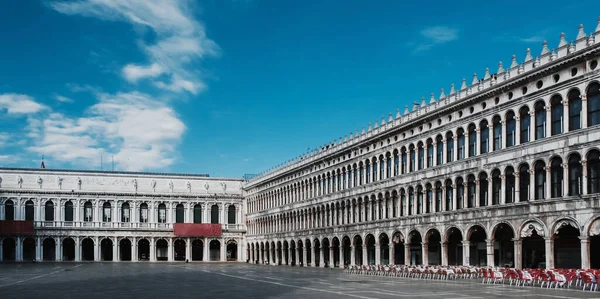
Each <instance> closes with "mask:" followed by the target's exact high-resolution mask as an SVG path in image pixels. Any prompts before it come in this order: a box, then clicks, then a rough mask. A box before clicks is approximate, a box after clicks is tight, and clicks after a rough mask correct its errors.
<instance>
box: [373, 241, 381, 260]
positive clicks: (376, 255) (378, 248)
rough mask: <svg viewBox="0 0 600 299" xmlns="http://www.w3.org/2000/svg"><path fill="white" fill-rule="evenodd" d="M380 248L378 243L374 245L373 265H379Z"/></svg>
mask: <svg viewBox="0 0 600 299" xmlns="http://www.w3.org/2000/svg"><path fill="white" fill-rule="evenodd" d="M381 264H382V263H381V246H380V245H379V242H377V243H376V244H375V265H381Z"/></svg>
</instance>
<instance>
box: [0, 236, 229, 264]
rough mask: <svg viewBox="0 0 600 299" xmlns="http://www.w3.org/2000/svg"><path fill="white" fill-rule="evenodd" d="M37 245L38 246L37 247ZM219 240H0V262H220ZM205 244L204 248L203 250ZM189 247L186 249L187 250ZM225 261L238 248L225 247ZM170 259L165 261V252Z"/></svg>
mask: <svg viewBox="0 0 600 299" xmlns="http://www.w3.org/2000/svg"><path fill="white" fill-rule="evenodd" d="M38 242H39V245H40V246H37V245H38ZM221 242H222V241H220V240H214V239H213V240H202V239H181V238H177V239H171V240H169V239H164V238H160V239H156V240H155V241H152V240H149V239H146V238H142V239H138V240H134V239H129V238H122V239H120V240H118V241H117V240H115V239H114V238H102V239H99V240H94V238H82V239H81V240H80V241H79V243H78V242H77V241H76V239H74V238H71V237H68V238H63V239H62V240H61V239H60V238H58V237H56V238H55V237H45V238H38V239H37V241H36V238H33V237H26V238H20V237H18V238H14V237H5V238H3V239H0V243H1V246H0V249H2V254H0V257H1V258H2V260H3V261H30V260H40V259H41V260H42V261H185V260H189V261H221V254H222V252H221V250H222V248H221V246H222V244H221ZM206 243H208V247H205V246H206V245H205V244H206ZM188 245H189V246H188ZM224 246H225V251H226V255H225V257H226V261H237V260H238V244H237V242H236V241H235V240H229V241H227V242H226V243H225V244H224ZM170 251H172V257H171V258H169V252H170Z"/></svg>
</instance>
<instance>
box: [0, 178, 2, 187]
mask: <svg viewBox="0 0 600 299" xmlns="http://www.w3.org/2000/svg"><path fill="white" fill-rule="evenodd" d="M0 188H2V177H1V176H0Z"/></svg>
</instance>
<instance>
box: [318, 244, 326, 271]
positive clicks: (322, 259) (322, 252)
mask: <svg viewBox="0 0 600 299" xmlns="http://www.w3.org/2000/svg"><path fill="white" fill-rule="evenodd" d="M326 254H327V252H325V248H323V244H321V246H319V267H321V268H325V255H326Z"/></svg>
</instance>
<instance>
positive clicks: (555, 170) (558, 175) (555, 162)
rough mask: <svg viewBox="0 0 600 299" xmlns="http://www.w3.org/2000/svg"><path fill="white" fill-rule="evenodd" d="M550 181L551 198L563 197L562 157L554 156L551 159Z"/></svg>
mask: <svg viewBox="0 0 600 299" xmlns="http://www.w3.org/2000/svg"><path fill="white" fill-rule="evenodd" d="M550 181H551V184H550V191H551V194H550V198H557V197H561V196H562V193H563V190H562V189H563V188H562V186H563V167H562V159H561V158H560V157H554V158H553V159H552V160H551V161H550Z"/></svg>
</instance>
